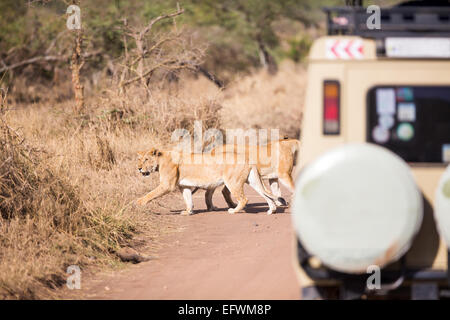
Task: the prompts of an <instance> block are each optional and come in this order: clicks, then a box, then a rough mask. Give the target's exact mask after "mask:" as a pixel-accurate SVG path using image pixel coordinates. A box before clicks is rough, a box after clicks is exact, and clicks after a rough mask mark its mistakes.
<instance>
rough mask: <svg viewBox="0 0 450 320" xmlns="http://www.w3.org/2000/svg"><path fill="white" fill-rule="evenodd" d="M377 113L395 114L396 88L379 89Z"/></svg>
mask: <svg viewBox="0 0 450 320" xmlns="http://www.w3.org/2000/svg"><path fill="white" fill-rule="evenodd" d="M377 113H378V114H380V115H383V114H391V115H392V114H395V90H394V89H392V88H379V89H377Z"/></svg>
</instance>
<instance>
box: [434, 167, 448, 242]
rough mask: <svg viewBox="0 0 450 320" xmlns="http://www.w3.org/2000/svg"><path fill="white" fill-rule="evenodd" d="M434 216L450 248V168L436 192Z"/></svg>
mask: <svg viewBox="0 0 450 320" xmlns="http://www.w3.org/2000/svg"><path fill="white" fill-rule="evenodd" d="M434 216H435V219H436V221H437V225H438V229H439V233H440V235H441V236H442V237H443V238H444V239H445V242H446V243H447V246H450V166H448V167H447V170H446V171H445V172H444V174H443V176H442V178H441V181H440V182H439V186H438V189H437V191H436V201H435V205H434Z"/></svg>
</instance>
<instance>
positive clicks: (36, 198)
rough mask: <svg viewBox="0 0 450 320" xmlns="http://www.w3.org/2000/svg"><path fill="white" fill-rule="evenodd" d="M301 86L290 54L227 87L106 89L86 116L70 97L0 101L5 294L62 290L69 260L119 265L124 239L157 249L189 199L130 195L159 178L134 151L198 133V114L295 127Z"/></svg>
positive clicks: (0, 282)
mask: <svg viewBox="0 0 450 320" xmlns="http://www.w3.org/2000/svg"><path fill="white" fill-rule="evenodd" d="M303 86H304V71H303V69H302V68H301V67H298V66H296V65H291V64H283V65H281V67H280V72H279V74H278V75H276V76H275V77H270V76H268V75H266V74H264V73H256V74H254V75H251V76H246V77H245V78H241V79H240V80H239V81H235V82H234V83H233V84H232V85H231V86H230V87H229V88H227V89H225V90H219V89H217V88H216V87H215V86H214V85H213V84H211V83H210V82H208V81H207V80H205V79H203V78H197V79H194V78H187V79H184V81H180V82H179V83H178V84H176V85H175V86H174V87H171V88H168V87H162V88H159V89H157V90H153V91H152V92H151V94H150V95H149V94H148V93H147V92H145V93H143V91H142V90H139V89H137V88H130V89H129V90H127V92H126V93H125V94H124V95H119V94H117V93H116V91H114V90H110V89H103V90H100V89H98V91H97V92H96V94H94V95H92V96H91V97H88V99H87V101H86V105H87V106H88V108H87V109H88V112H87V114H83V115H78V114H75V113H74V112H73V111H72V107H71V103H70V101H68V102H63V103H58V104H54V105H51V104H49V103H48V102H46V103H38V104H33V105H14V106H7V107H5V106H2V110H4V111H2V114H1V116H0V119H1V122H0V212H1V218H0V298H17V299H29V298H48V297H54V290H52V289H53V288H56V287H58V286H61V285H63V284H64V283H65V279H66V277H67V275H66V274H65V270H66V268H67V266H68V265H73V264H76V265H79V266H81V267H82V270H84V269H86V268H87V269H89V266H93V265H96V266H101V267H104V266H114V265H117V264H118V263H119V260H118V258H117V256H116V255H115V252H116V251H117V250H118V249H119V248H120V247H122V246H140V248H142V250H153V249H154V246H155V241H157V239H158V238H159V235H160V234H161V233H163V232H166V231H167V230H168V228H169V227H171V223H173V220H171V215H170V213H171V210H174V209H177V208H178V209H181V208H182V207H183V204H182V203H183V202H182V198H181V197H180V196H179V195H167V196H165V197H163V198H162V199H161V200H157V201H155V202H153V203H151V204H150V205H149V206H148V207H146V208H140V207H136V206H135V205H133V204H132V201H133V200H134V199H136V198H137V197H139V196H142V195H143V194H144V193H146V192H148V191H149V190H150V189H152V188H154V187H155V186H156V185H157V183H158V177H157V176H155V175H152V176H151V177H150V179H146V178H144V177H142V176H141V175H140V174H139V173H138V172H137V170H136V163H135V161H136V152H137V151H139V150H143V149H146V148H150V147H151V146H160V147H161V146H165V145H167V144H168V143H170V137H171V134H172V132H173V130H175V129H178V128H184V129H187V130H189V131H190V132H192V130H193V125H194V120H202V123H203V126H204V129H207V128H244V129H246V128H252V127H253V128H255V127H256V128H258V127H259V128H279V129H280V130H281V132H282V133H287V134H290V135H291V136H295V135H297V132H298V128H299V121H300V119H301V105H302V98H303V90H304V89H303ZM48 94H52V93H48ZM54 94H56V95H60V94H59V93H57V92H56V93H54ZM3 100H5V99H3ZM5 101H6V100H5ZM5 110H6V111H5Z"/></svg>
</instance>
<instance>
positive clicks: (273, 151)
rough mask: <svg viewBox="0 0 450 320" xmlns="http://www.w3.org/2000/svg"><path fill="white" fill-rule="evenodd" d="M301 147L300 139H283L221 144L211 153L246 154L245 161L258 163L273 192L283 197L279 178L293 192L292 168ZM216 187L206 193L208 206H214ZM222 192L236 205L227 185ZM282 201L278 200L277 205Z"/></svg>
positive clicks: (231, 204) (230, 203)
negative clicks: (255, 142)
mask: <svg viewBox="0 0 450 320" xmlns="http://www.w3.org/2000/svg"><path fill="white" fill-rule="evenodd" d="M299 148H300V141H299V140H297V139H283V140H278V141H271V142H269V143H267V144H266V145H249V144H246V145H237V144H234V145H220V146H217V147H215V148H213V149H212V150H211V154H212V155H214V154H215V153H216V152H219V153H221V152H237V153H239V154H241V155H242V156H245V161H249V162H250V163H254V164H256V166H257V168H258V170H259V172H260V174H261V178H263V179H268V180H269V184H270V187H271V189H272V193H273V194H274V195H275V196H277V197H279V198H280V197H281V189H280V186H279V183H278V180H280V181H281V183H282V184H283V185H284V186H286V187H287V188H288V189H289V190H290V191H291V192H294V187H295V186H294V182H293V180H292V176H291V175H292V169H293V168H294V165H295V163H296V161H297V160H296V157H297V154H298V150H299ZM214 190H215V189H210V190H208V191H207V192H206V193H205V202H206V205H207V206H208V207H211V208H214V205H213V203H212V196H213V194H214ZM222 194H223V197H224V199H225V201H226V202H227V204H228V205H229V206H230V207H235V206H236V205H235V204H234V203H233V200H232V199H231V196H230V191H229V190H228V189H227V188H226V186H225V187H224V188H223V189H222ZM281 203H282V202H278V201H276V204H277V205H281Z"/></svg>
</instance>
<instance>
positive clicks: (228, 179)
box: [137, 148, 284, 215]
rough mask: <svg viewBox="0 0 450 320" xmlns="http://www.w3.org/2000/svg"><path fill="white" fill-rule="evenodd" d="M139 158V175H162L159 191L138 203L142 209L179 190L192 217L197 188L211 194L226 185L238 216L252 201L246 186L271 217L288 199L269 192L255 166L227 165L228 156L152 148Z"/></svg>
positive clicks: (139, 200) (140, 199)
mask: <svg viewBox="0 0 450 320" xmlns="http://www.w3.org/2000/svg"><path fill="white" fill-rule="evenodd" d="M138 155H139V159H138V170H139V172H140V173H141V174H142V175H144V176H147V175H149V174H150V173H152V172H156V171H158V172H159V181H160V184H159V186H158V187H156V188H155V189H154V190H152V191H151V192H149V193H148V194H146V195H145V196H143V197H142V198H139V199H138V200H137V204H139V205H145V204H146V203H147V202H149V201H151V200H153V199H155V198H157V197H160V196H162V195H164V194H166V193H168V192H171V191H175V190H176V189H177V188H179V189H180V190H181V191H182V193H183V197H184V201H185V203H186V210H185V211H183V212H182V213H181V214H183V215H189V214H192V210H193V202H192V190H194V189H196V188H201V189H206V190H210V189H215V188H217V187H218V186H220V185H225V186H226V187H227V188H228V189H229V190H230V192H231V194H232V195H233V196H234V197H235V198H236V199H237V200H238V204H237V206H236V207H235V208H230V209H228V212H229V213H236V212H239V211H241V210H242V209H243V208H244V206H245V205H246V204H247V201H248V200H247V198H246V197H245V194H244V184H245V183H246V182H247V183H248V184H249V185H250V186H251V187H252V188H253V189H255V191H256V192H258V193H259V194H260V195H261V196H262V197H263V198H264V199H265V200H266V201H267V204H268V205H269V210H268V211H267V213H268V214H271V213H272V212H273V211H274V210H276V205H275V203H274V200H275V201H279V202H281V203H283V202H284V199H282V198H278V197H276V196H274V195H273V194H272V193H270V192H269V191H267V190H265V188H264V185H263V183H262V181H261V176H260V174H259V172H258V169H257V167H256V166H255V165H249V164H248V163H242V164H238V163H235V164H229V163H227V161H224V159H225V156H226V153H225V152H215V154H214V155H202V154H194V153H184V152H179V151H162V150H158V149H155V148H152V149H150V150H149V151H143V152H138ZM198 156H200V157H202V160H201V163H198V161H196V159H195V157H198ZM219 158H220V159H222V161H220V160H219Z"/></svg>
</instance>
